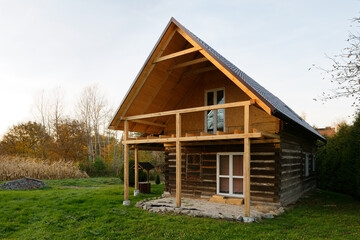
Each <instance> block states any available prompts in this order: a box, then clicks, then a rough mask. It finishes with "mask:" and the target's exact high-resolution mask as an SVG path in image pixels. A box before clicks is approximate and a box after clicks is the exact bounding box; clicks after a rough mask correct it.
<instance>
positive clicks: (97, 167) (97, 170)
mask: <svg viewBox="0 0 360 240" xmlns="http://www.w3.org/2000/svg"><path fill="white" fill-rule="evenodd" d="M105 170H106V165H105V163H104V161H103V160H102V158H101V157H99V156H98V157H96V158H95V162H94V163H93V164H92V175H93V176H95V177H101V176H104V175H105Z"/></svg>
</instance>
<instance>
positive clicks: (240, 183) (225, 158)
mask: <svg viewBox="0 0 360 240" xmlns="http://www.w3.org/2000/svg"><path fill="white" fill-rule="evenodd" d="M217 194H219V195H225V196H236V197H243V196H244V161H243V153H218V154H217Z"/></svg>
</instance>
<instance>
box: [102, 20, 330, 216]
mask: <svg viewBox="0 0 360 240" xmlns="http://www.w3.org/2000/svg"><path fill="white" fill-rule="evenodd" d="M109 128H110V129H115V130H123V131H124V136H123V137H124V140H123V144H124V146H125V148H124V149H125V150H124V153H125V155H124V164H125V166H127V164H128V153H129V149H130V148H134V149H135V161H137V155H138V151H139V150H158V151H165V156H166V159H165V164H166V171H165V179H166V180H165V188H166V189H165V191H169V192H170V193H171V194H173V195H175V196H176V203H177V206H178V207H180V206H181V197H195V198H212V197H213V198H214V197H215V198H216V197H218V196H221V198H223V197H224V198H228V199H244V204H245V213H246V215H249V211H250V210H249V209H250V201H251V203H257V202H261V203H264V202H266V203H269V204H277V205H286V204H289V203H291V202H294V201H296V200H297V199H298V198H299V197H300V196H301V195H303V194H304V193H306V192H308V191H309V190H311V189H313V188H314V187H315V171H314V170H315V162H314V159H315V150H316V142H317V140H322V141H325V139H324V137H322V136H321V135H320V134H319V133H318V132H317V131H315V130H314V129H313V128H312V127H311V126H310V125H309V124H308V123H306V122H305V121H304V120H303V119H302V118H301V117H299V116H298V115H297V114H296V113H295V112H294V111H293V110H291V109H290V108H289V107H288V106H287V105H286V104H285V103H283V102H282V101H281V100H280V99H279V98H277V97H276V96H274V95H273V94H271V93H270V92H269V91H268V90H266V89H265V88H264V87H262V86H261V85H260V84H259V83H257V82H256V81H254V80H253V79H252V78H250V77H249V76H248V75H246V74H245V73H244V72H243V71H241V70H240V69H239V68H237V67H236V66H235V65H233V64H232V63H231V62H229V61H228V60H226V59H225V58H224V57H223V56H222V55H220V54H219V53H218V52H216V51H215V50H214V49H213V48H211V47H210V46H209V45H207V44H206V43H205V42H204V41H202V40H201V39H200V38H198V37H197V36H196V35H194V34H193V33H192V32H190V31H189V30H187V29H186V28H185V27H184V26H182V25H181V24H180V23H179V22H177V21H176V20H175V19H173V18H172V19H171V20H170V22H169V23H168V25H167V26H166V28H165V30H164V32H163V33H162V35H161V36H160V38H159V40H158V42H157V43H156V45H155V47H154V49H153V50H152V51H151V53H150V55H149V57H148V58H147V60H146V61H145V64H144V65H143V66H142V68H141V70H140V72H139V74H138V75H137V77H136V78H135V81H134V82H133V84H132V86H131V88H130V90H129V91H128V92H127V94H126V96H125V98H124V99H123V101H122V103H121V104H120V107H119V108H118V110H117V111H116V114H115V115H114V117H113V120H112V121H111V123H110V125H109ZM129 131H131V132H140V133H144V134H145V135H146V137H137V138H129V134H128V132H129ZM125 169H128V168H127V167H125ZM127 176H128V172H127V171H125V181H124V187H125V193H124V195H125V196H124V204H125V205H126V204H129V201H128V199H129V198H128V197H129V186H128V177H127ZM135 190H137V183H136V186H135Z"/></svg>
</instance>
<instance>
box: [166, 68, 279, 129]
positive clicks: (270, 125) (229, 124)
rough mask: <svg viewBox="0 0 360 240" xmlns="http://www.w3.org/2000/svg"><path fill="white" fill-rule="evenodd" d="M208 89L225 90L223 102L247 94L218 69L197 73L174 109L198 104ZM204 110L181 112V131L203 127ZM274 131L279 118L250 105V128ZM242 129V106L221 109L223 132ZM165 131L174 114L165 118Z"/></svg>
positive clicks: (202, 101)
mask: <svg viewBox="0 0 360 240" xmlns="http://www.w3.org/2000/svg"><path fill="white" fill-rule="evenodd" d="M212 89H224V90H225V103H231V102H237V101H246V100H250V98H249V97H248V96H247V95H246V94H245V93H244V92H243V91H241V89H240V88H239V87H237V86H236V85H235V84H234V83H233V82H232V81H230V80H229V79H228V78H227V77H226V76H225V75H224V74H223V73H221V72H220V71H218V70H214V71H210V72H206V73H204V74H203V75H199V76H198V79H197V80H196V83H195V85H194V87H193V88H191V89H189V90H188V92H187V94H186V95H185V97H184V98H183V100H182V102H180V104H179V105H178V106H177V107H176V109H183V108H191V107H200V106H204V105H205V91H207V90H212ZM204 118H205V114H204V112H196V113H190V114H183V115H182V131H183V133H185V132H187V133H199V132H202V131H204V127H205V126H204V121H205V120H204ZM253 128H256V129H257V131H264V132H269V133H276V132H278V131H279V120H278V119H277V118H276V117H273V116H270V115H268V114H267V113H266V112H265V111H263V110H262V109H260V108H258V107H256V106H250V131H252V129H253ZM234 130H244V108H242V107H239V108H230V109H226V110H225V132H230V133H231V132H234ZM164 133H165V134H166V135H171V134H174V133H175V117H172V119H170V120H169V122H168V125H167V127H166V128H165V130H164Z"/></svg>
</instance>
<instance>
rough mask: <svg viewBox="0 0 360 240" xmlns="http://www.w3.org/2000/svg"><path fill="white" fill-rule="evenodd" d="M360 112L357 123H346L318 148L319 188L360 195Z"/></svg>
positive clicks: (355, 195)
mask: <svg viewBox="0 0 360 240" xmlns="http://www.w3.org/2000/svg"><path fill="white" fill-rule="evenodd" d="M359 139H360V114H357V117H356V119H355V122H354V124H353V125H347V124H342V125H341V126H340V127H339V130H338V132H337V133H336V135H335V136H333V137H331V138H328V141H327V144H326V145H325V146H323V147H321V148H319V149H318V151H317V157H316V168H317V169H316V170H317V184H318V187H319V188H322V189H326V190H332V191H337V192H341V193H346V194H349V195H352V196H354V197H356V198H360V144H359Z"/></svg>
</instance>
